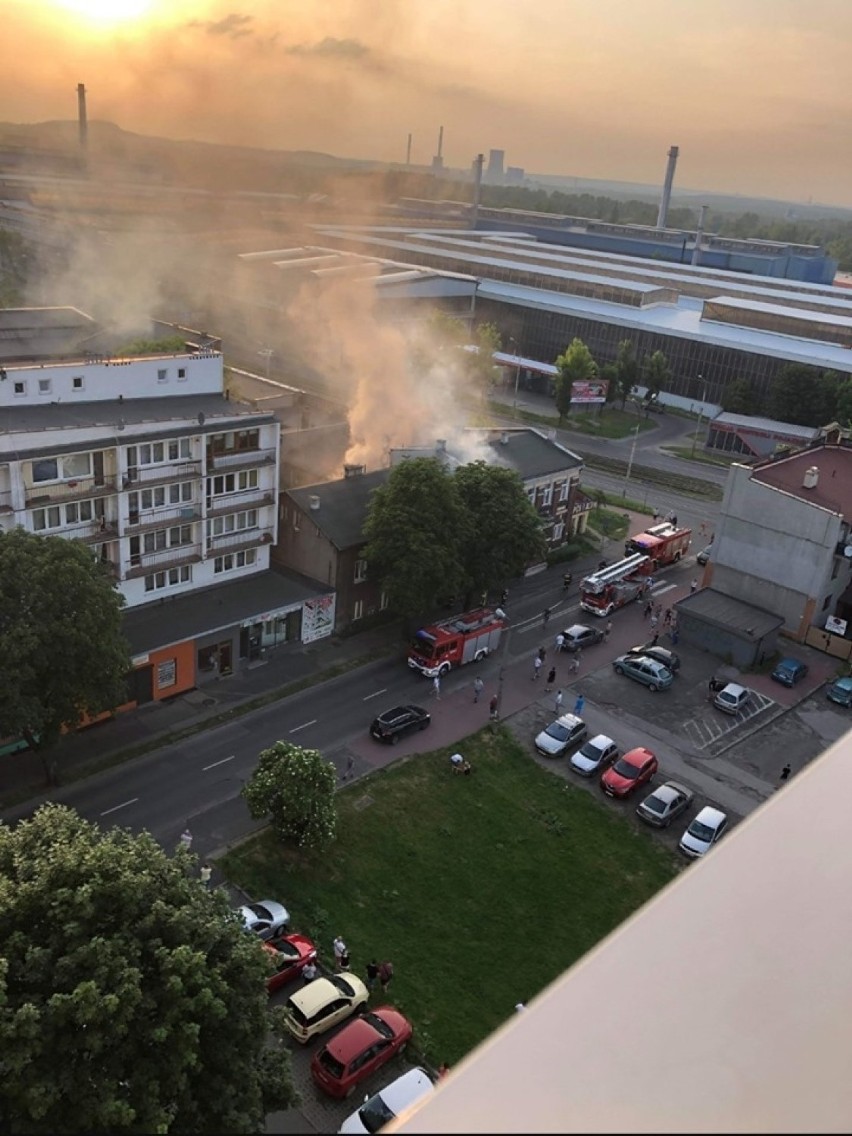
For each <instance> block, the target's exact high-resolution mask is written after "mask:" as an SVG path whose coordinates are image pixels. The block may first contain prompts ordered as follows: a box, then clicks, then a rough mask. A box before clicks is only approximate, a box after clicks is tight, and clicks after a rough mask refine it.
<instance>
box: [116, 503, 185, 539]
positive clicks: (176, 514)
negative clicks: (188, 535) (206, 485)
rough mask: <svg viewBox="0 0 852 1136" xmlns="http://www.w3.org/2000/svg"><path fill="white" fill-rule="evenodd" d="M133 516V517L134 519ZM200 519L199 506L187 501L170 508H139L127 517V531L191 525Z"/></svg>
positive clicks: (140, 531) (134, 531)
mask: <svg viewBox="0 0 852 1136" xmlns="http://www.w3.org/2000/svg"><path fill="white" fill-rule="evenodd" d="M134 518H135V519H134ZM200 520H201V506H200V505H199V504H198V503H197V502H196V503H192V502H190V501H187V503H186V504H185V505H181V506H177V507H173V508H171V509H161V510H159V511H158V510H156V509H144V510H143V509H140V510H139V512H138V513H135V514H133V513H131V514H130V516H129V517H128V518H127V531H128V532H132V533H134V534H135V533H143V532H151V531H152V530H153V529H167V528H172V527H173V526H175V525H191V524H192V523H193V522H194V521H200Z"/></svg>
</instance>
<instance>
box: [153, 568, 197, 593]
mask: <svg viewBox="0 0 852 1136" xmlns="http://www.w3.org/2000/svg"><path fill="white" fill-rule="evenodd" d="M191 582H192V569H191V568H190V567H189V565H188V564H185V565H184V566H183V567H182V568H170V569H169V570H168V572H152V573H151V575H150V576H146V577H145V591H146V592H158V591H160V589H161V588H174V587H177V585H178V584H189V583H191Z"/></svg>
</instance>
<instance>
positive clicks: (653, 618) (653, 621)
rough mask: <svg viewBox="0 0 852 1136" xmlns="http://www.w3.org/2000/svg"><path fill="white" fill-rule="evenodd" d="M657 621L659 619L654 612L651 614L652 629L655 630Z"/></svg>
mask: <svg viewBox="0 0 852 1136" xmlns="http://www.w3.org/2000/svg"><path fill="white" fill-rule="evenodd" d="M658 623H659V619H658V618H657V613H656V612H654V613H653V615H652V616H651V630H652V631H656V630H657V624H658Z"/></svg>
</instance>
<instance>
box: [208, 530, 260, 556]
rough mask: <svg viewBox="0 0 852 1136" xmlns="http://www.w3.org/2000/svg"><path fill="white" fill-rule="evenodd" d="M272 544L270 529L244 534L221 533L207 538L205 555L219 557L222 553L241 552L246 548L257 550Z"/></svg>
mask: <svg viewBox="0 0 852 1136" xmlns="http://www.w3.org/2000/svg"><path fill="white" fill-rule="evenodd" d="M262 544H272V531H271V530H270V529H247V530H246V531H245V532H237V533H223V534H222V536H209V537H208V538H207V555H208V556H220V555H221V554H222V553H223V552H241V551H242V550H243V549H246V548H259V547H260V546H261V545H262Z"/></svg>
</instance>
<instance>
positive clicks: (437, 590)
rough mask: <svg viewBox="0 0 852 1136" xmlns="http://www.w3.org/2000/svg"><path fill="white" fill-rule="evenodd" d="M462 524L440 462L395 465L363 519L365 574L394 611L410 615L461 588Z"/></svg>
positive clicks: (457, 500)
mask: <svg viewBox="0 0 852 1136" xmlns="http://www.w3.org/2000/svg"><path fill="white" fill-rule="evenodd" d="M464 526H465V509H464V506H463V505H462V503H461V500H460V498H459V492H458V487H457V485H456V483H455V480H454V478H453V475H452V474H451V473H450V472H449V471H448V470H447V469H446V468H445V467H444V466H443V465H442V464H441V462H440V461H438V460H437V459H436V458H408V459H406V460H405V461H403V462H400V464H399V465H397V466H394V468H393V469H392V470H391V472H390V476H389V477H388V480H387V481H386V482H385V484H384V485H382V486H380V487H379V488H378V489H377V490H376V491H375V492H374V493H373V495H372V497H371V498H370V505H369V509H368V512H367V520H366V521H365V523H364V535H365V536H366V538H367V545H366V548H365V549H364V557H365V559H366V561H367V573H368V575H369V578H370V579H372V580H376V581H378V583H379V584H380V585H381V587H382V589H383V590H384V591H385V593H386V594H387V597H388V603H389V606H390V607H391V608H392V609H393V610H394V611H396V612H398V613H399V614H400V615H404V616H406V617H414V616H416V615H419V614H420V613H422V612H424V611H428V610H429V609H430V608H432V607H434V606H435V605H436V603H437V602H438V600H439V599H442V598H446V597H447V596H450V595H453V594H454V593H455V592H457V591H458V590H459V589H460V588H461V587H462V585H463V582H464V570H463V567H462V561H461V554H460V550H461V548H462V546H463V540H464Z"/></svg>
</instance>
